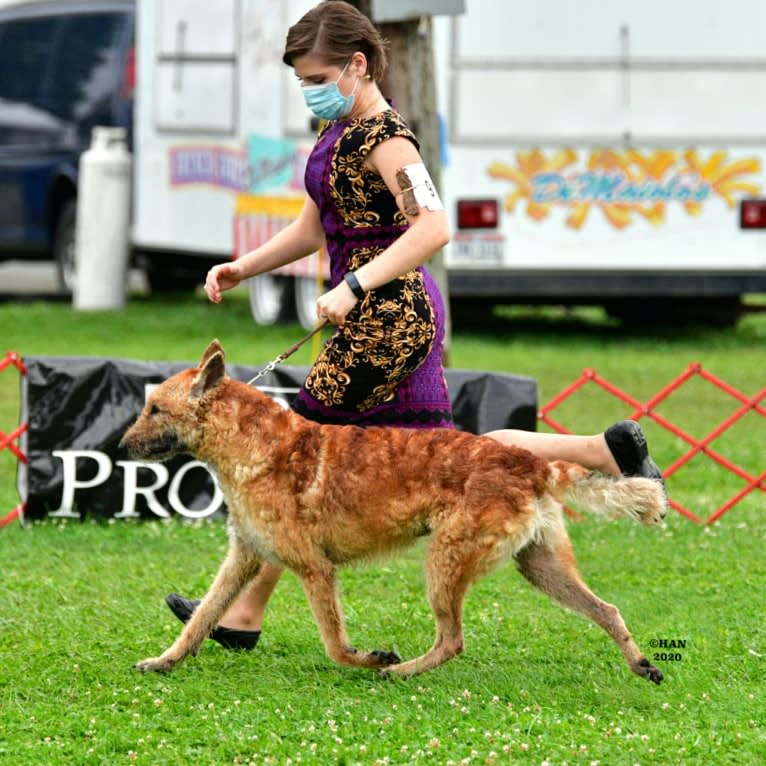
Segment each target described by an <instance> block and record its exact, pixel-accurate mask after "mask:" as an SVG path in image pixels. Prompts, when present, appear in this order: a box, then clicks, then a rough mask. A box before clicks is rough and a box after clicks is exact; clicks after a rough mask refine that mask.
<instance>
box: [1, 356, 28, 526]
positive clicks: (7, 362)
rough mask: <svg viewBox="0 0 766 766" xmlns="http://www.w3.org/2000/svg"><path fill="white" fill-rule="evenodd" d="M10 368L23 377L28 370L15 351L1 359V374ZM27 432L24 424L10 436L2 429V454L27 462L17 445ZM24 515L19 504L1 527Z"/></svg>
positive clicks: (2, 521)
mask: <svg viewBox="0 0 766 766" xmlns="http://www.w3.org/2000/svg"><path fill="white" fill-rule="evenodd" d="M8 367H15V368H16V369H17V370H18V371H19V373H20V374H21V375H26V373H27V368H26V367H25V366H24V362H22V360H21V357H20V356H19V355H18V354H17V353H16V352H15V351H8V352H7V353H6V355H5V356H4V357H3V359H0V372H2V371H3V370H5V369H6V368H8ZM26 430H27V424H26V423H22V424H21V425H19V426H18V427H17V428H16V429H14V430H13V431H11V433H9V434H5V433H4V432H3V430H2V429H0V452H2V451H3V450H6V449H7V450H9V451H10V452H11V453H13V454H14V455H15V456H16V460H17V461H19V460H20V461H21V462H22V463H26V462H27V456H26V455H25V454H24V453H23V452H22V451H21V449H20V448H19V446H18V444H17V443H16V442H17V441H18V439H19V437H20V436H21V435H22V434H23V433H24V432H25V431H26ZM23 513H24V503H19V504H18V505H17V506H16V507H15V508H14V509H13V510H12V511H11V512H10V513H8V514H6V515H5V516H3V517H1V518H0V527H5V526H7V525H8V524H10V523H11V522H12V521H13V520H14V519H17V518H19V517H20V516H22V514H23Z"/></svg>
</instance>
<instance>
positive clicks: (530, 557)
mask: <svg viewBox="0 0 766 766" xmlns="http://www.w3.org/2000/svg"><path fill="white" fill-rule="evenodd" d="M516 562H517V564H518V567H519V571H520V572H521V574H523V575H524V577H526V578H527V580H529V582H531V583H532V585H534V586H536V587H537V588H539V589H540V590H541V591H543V593H547V594H548V595H549V596H552V597H553V598H555V599H557V600H558V601H560V602H561V603H562V604H564V605H565V606H567V607H569V608H570V609H574V610H576V611H578V612H580V613H581V614H584V615H585V616H586V617H589V618H590V619H591V620H593V622H595V623H596V624H597V625H600V626H601V627H602V628H603V629H604V630H605V631H606V632H607V633H608V634H609V635H610V636H611V637H612V638H613V639H614V641H615V643H616V644H617V646H619V647H620V651H621V652H622V653H623V655H624V656H625V659H626V660H627V662H628V666H629V667H630V669H631V670H632V671H633V672H634V673H636V674H637V675H639V676H641V677H642V678H646V679H648V680H649V681H653V682H654V683H656V684H659V683H660V682H661V681H662V672H661V671H660V670H659V669H658V668H656V667H654V666H653V665H651V664H650V663H649V660H647V659H646V657H644V656H643V655H642V654H641V651H640V650H639V648H638V646H636V643H635V641H633V638H632V636H631V635H630V632H629V631H628V629H627V627H626V625H625V623H624V621H623V619H622V615H621V614H620V611H619V609H617V607H616V606H613V605H612V604H607V603H606V602H605V601H602V600H601V599H600V598H598V596H596V595H595V594H594V593H592V592H591V591H590V590H589V589H588V587H587V586H586V585H585V583H584V582H583V580H582V579H581V577H580V575H579V573H578V572H577V566H576V564H575V558H574V553H573V551H572V546H571V544H570V542H569V537H568V536H567V535H566V532H565V531H564V530H563V529H561V530H560V531H557V534H556V540H555V541H551V542H550V543H546V542H541V543H530V544H529V545H527V546H526V547H525V548H524V549H522V550H521V551H520V552H519V553H518V554H517V556H516Z"/></svg>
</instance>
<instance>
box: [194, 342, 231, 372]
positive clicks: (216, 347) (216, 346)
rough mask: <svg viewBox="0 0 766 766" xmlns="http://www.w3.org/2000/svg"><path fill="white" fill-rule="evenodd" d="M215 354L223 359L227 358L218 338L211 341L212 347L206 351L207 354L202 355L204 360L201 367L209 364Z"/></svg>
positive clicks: (201, 360)
mask: <svg viewBox="0 0 766 766" xmlns="http://www.w3.org/2000/svg"><path fill="white" fill-rule="evenodd" d="M213 354H220V355H221V356H222V357H225V356H226V355H225V354H224V351H223V346H222V345H221V342H220V341H219V340H218V338H215V339H213V340H211V341H210V345H209V346H208V347H207V348H206V349H205V353H204V354H202V359H200V360H199V366H200V367H204V366H205V362H207V360H208V359H210V357H211V356H213Z"/></svg>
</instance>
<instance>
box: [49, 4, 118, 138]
mask: <svg viewBox="0 0 766 766" xmlns="http://www.w3.org/2000/svg"><path fill="white" fill-rule="evenodd" d="M124 22H125V17H124V16H123V15H121V14H115V13H99V14H92V15H90V14H82V15H76V16H71V17H69V18H68V19H67V20H66V22H65V24H64V27H63V29H62V32H61V38H60V44H59V45H58V46H57V48H56V53H55V58H54V62H53V66H52V67H51V70H50V73H49V77H48V78H47V81H46V83H45V85H44V96H43V100H44V108H45V109H46V110H47V111H49V112H51V113H52V114H54V115H55V116H56V117H58V118H59V119H61V120H65V121H66V122H82V121H86V122H88V123H90V124H96V123H97V122H98V121H101V122H103V123H104V124H107V125H108V124H111V122H112V119H111V117H110V114H111V109H112V99H113V98H114V96H115V94H118V93H119V91H120V79H121V77H122V74H123V69H124V62H123V61H122V60H121V56H123V55H124V54H123V50H122V48H121V46H120V45H119V43H120V34H121V32H122V30H124V28H125V25H124Z"/></svg>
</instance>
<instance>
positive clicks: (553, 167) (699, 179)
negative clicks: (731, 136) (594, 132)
mask: <svg viewBox="0 0 766 766" xmlns="http://www.w3.org/2000/svg"><path fill="white" fill-rule="evenodd" d="M760 172H761V162H760V159H759V158H758V157H741V158H736V159H735V158H730V157H729V154H728V153H727V152H725V151H712V152H708V153H707V154H703V153H701V152H698V151H697V150H694V149H689V150H686V151H682V152H679V151H672V150H667V149H658V150H654V151H643V152H642V151H638V150H635V149H629V150H626V151H617V150H611V149H610V150H597V151H591V152H590V153H585V152H577V151H576V150H574V149H564V150H559V151H554V152H550V153H546V152H545V151H543V150H539V149H536V150H533V151H531V152H518V153H517V154H516V161H515V163H513V164H507V163H502V162H494V163H492V164H491V165H490V166H489V168H488V169H487V173H488V175H489V177H490V178H493V179H496V180H498V181H508V182H510V183H512V184H513V185H514V186H515V189H513V190H512V191H511V192H510V193H508V194H507V196H506V197H505V209H506V211H507V212H511V213H512V212H514V211H515V209H516V205H517V204H518V203H520V202H525V203H526V208H525V212H526V215H527V216H528V217H529V218H532V219H533V220H535V221H538V222H541V221H544V220H546V219H548V218H549V217H550V214H551V213H552V212H553V209H554V208H566V209H568V213H569V214H568V216H567V217H566V225H567V226H569V227H570V228H572V229H580V228H582V227H583V226H584V225H585V224H586V222H587V220H588V212H589V211H590V209H591V208H592V207H594V206H595V207H596V208H598V209H599V210H600V211H601V212H602V213H603V215H604V216H605V218H606V220H607V221H608V222H609V224H610V225H611V226H612V227H614V228H615V229H623V228H626V227H628V226H630V225H632V224H634V223H636V222H637V221H639V220H641V219H643V220H644V221H646V222H648V223H649V224H651V225H652V226H662V225H663V224H665V222H666V217H667V212H668V206H670V205H675V204H680V205H682V206H683V208H684V210H685V211H686V213H687V214H688V215H691V216H696V215H699V213H700V212H701V211H702V207H703V205H705V204H706V203H709V202H711V201H712V200H714V199H716V198H718V199H721V200H723V202H724V203H725V205H726V206H727V207H728V208H731V209H734V208H735V207H736V205H737V202H738V201H739V199H740V198H741V197H742V196H743V195H750V196H755V195H757V194H759V192H760V191H761V185H760V183H759V182H757V181H756V180H754V179H753V178H751V177H752V176H754V175H756V176H759V175H760Z"/></svg>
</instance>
